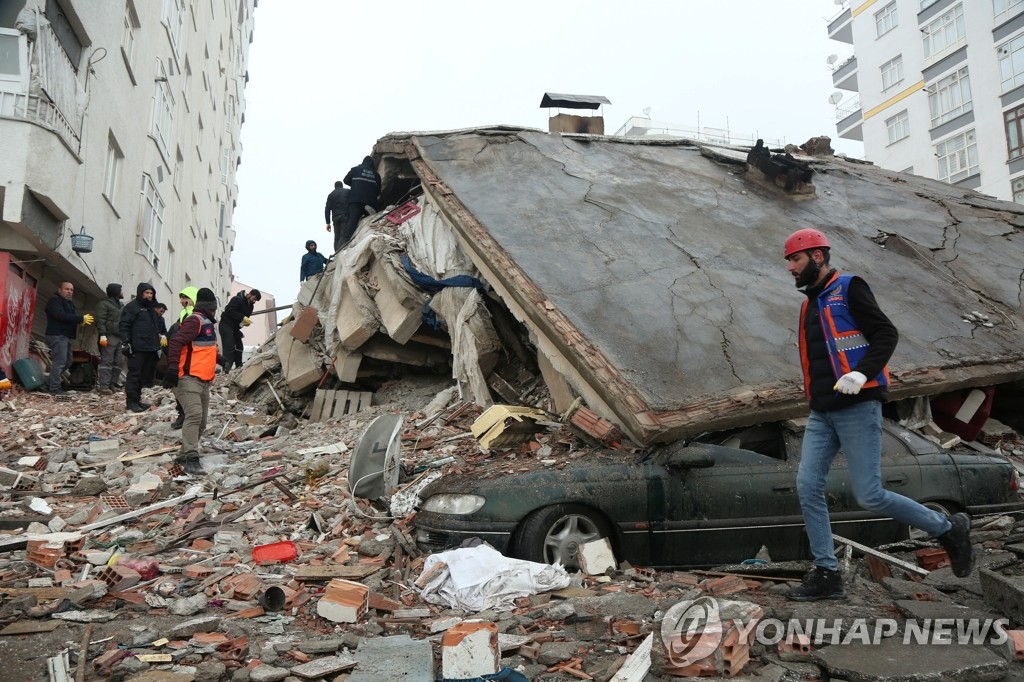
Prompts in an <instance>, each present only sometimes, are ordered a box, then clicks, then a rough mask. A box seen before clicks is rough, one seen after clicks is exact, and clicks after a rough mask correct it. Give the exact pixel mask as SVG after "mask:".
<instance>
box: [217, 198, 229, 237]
mask: <svg viewBox="0 0 1024 682" xmlns="http://www.w3.org/2000/svg"><path fill="white" fill-rule="evenodd" d="M227 216H228V207H227V204H225V203H224V202H223V201H222V202H220V219H219V220H218V225H217V236H218V237H220V238H221V239H224V232H225V230H227V226H228V225H227V221H228V217H227Z"/></svg>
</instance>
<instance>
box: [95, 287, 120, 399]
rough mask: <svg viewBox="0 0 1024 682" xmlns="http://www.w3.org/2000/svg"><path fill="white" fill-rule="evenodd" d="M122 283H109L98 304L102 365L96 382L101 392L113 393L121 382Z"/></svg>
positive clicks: (97, 315) (98, 328)
mask: <svg viewBox="0 0 1024 682" xmlns="http://www.w3.org/2000/svg"><path fill="white" fill-rule="evenodd" d="M122 298H124V294H123V293H122V292H121V285H120V284H117V283H116V282H115V283H111V284H108V285H107V297H106V298H105V299H103V300H102V301H100V302H99V303H98V304H97V305H96V333H97V334H99V335H100V340H99V346H100V367H99V370H98V371H97V373H96V375H97V380H96V383H97V384H98V386H99V391H100V393H111V392H113V390H114V389H115V388H116V387H117V386H118V384H120V383H121V366H122V365H123V364H124V359H123V358H122V357H121V336H120V332H119V330H118V327H117V323H118V320H120V319H121V309H122V308H124V304H123V303H121V299H122Z"/></svg>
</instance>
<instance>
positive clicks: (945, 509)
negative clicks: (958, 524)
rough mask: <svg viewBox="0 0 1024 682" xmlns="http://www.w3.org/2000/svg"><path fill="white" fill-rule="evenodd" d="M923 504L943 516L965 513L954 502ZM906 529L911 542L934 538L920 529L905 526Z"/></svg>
mask: <svg viewBox="0 0 1024 682" xmlns="http://www.w3.org/2000/svg"><path fill="white" fill-rule="evenodd" d="M921 504H923V505H924V506H925V507H927V508H928V509H931V510H932V511H937V512H939V513H940V514H943V515H944V516H952V515H953V514H956V513H957V512H959V511H963V510H962V509H960V506H959V505H956V504H954V503H952V502H935V501H931V502H922V503H921ZM904 528H906V529H907V537H908V538H910V539H911V540H930V539H931V537H932V536H931V535H929V534H928V533H926V532H924V531H923V530H921V529H920V528H913V527H910V526H904Z"/></svg>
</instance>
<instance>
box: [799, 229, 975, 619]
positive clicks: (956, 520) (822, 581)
mask: <svg viewBox="0 0 1024 682" xmlns="http://www.w3.org/2000/svg"><path fill="white" fill-rule="evenodd" d="M830 252H831V246H830V244H829V241H828V238H827V237H826V236H825V235H824V233H822V232H821V231H819V230H815V229H802V230H797V231H796V232H794V233H793V234H791V235H790V236H789V238H788V239H787V240H786V244H785V249H784V252H783V255H784V256H785V258H786V261H787V262H788V267H789V272H790V274H791V275H792V276H793V278H794V280H795V281H796V286H797V288H798V289H803V290H804V294H805V295H806V296H807V300H806V301H804V303H803V307H802V308H801V310H800V320H799V327H798V331H799V339H800V358H801V363H800V364H801V366H802V367H803V373H804V392H805V393H806V395H807V399H808V401H809V402H810V407H811V412H810V416H809V417H808V419H807V427H806V429H805V431H804V439H803V449H802V453H801V456H800V467H799V469H798V470H797V478H796V488H797V494H798V495H799V497H800V508H801V510H802V511H803V516H804V525H805V529H806V531H807V538H808V540H809V541H810V547H811V555H812V557H813V559H814V566H813V567H812V568H811V570H810V571H808V573H807V575H806V576H805V577H804V579H803V583H802V584H800V585H798V586H796V587H794V588H792V589H790V590H789V592H787V593H786V596H787V597H788V598H789V599H792V600H795V601H816V600H818V599H845V598H846V590H845V589H844V588H843V579H842V575H841V574H840V573H839V563H838V562H837V561H836V556H835V549H834V543H833V540H832V528H831V526H830V524H829V517H828V502H827V500H826V499H825V479H826V477H827V476H828V471H829V468H831V466H832V461H833V460H834V459H835V456H836V454H837V453H838V452H839V450H840V448H841V449H842V450H843V452H844V453H845V454H846V463H847V466H848V467H849V472H850V482H851V487H852V491H853V495H854V498H855V499H856V501H857V504H858V505H860V507H861V508H863V509H865V510H867V511H871V512H874V513H876V514H878V515H880V516H883V517H890V518H893V519H895V520H897V521H899V522H900V523H904V524H906V525H908V526H913V527H914V528H919V529H921V530H923V531H925V532H926V533H929V534H930V535H932V536H933V537H935V538H936V539H938V541H939V544H940V545H942V547H943V548H944V549H945V550H946V552H947V553H948V554H949V559H950V563H951V564H952V568H953V573H954V574H955V575H956V576H958V577H961V578H962V577H964V576H967V575H968V574H970V572H971V568H972V567H973V565H974V550H973V548H972V547H971V537H970V530H971V517H969V516H968V515H967V514H964V513H962V512H961V513H957V514H953V515H952V516H947V515H945V514H940V513H939V512H936V511H932V510H931V509H928V508H927V507H925V506H923V505H921V504H919V503H917V502H915V501H914V500H911V499H909V498H907V497H904V496H902V495H898V494H897V493H894V492H892V491H891V490H886V489H885V488H883V487H882V469H881V456H882V402H884V401H885V400H887V399H888V397H889V396H888V387H889V368H888V366H887V363H888V362H889V358H890V357H891V356H892V354H893V351H894V350H896V344H897V342H898V341H899V333H898V332H897V330H896V327H895V326H894V325H893V323H892V322H891V321H890V320H889V318H888V317H886V315H885V313H883V312H882V310H881V309H880V308H879V307H878V303H877V302H876V301H875V297H874V294H873V293H872V292H871V289H870V288H869V287H868V284H867V282H865V281H864V280H863V279H861V278H860V277H857V276H856V275H846V274H839V272H838V271H837V270H835V269H834V268H832V267H830V266H829V260H830Z"/></svg>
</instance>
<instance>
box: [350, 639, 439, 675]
mask: <svg viewBox="0 0 1024 682" xmlns="http://www.w3.org/2000/svg"><path fill="white" fill-rule="evenodd" d="M354 658H355V659H356V661H357V664H356V667H355V669H354V670H353V671H352V674H351V675H350V676H349V678H348V682H381V680H402V682H434V680H435V679H436V677H435V675H434V652H433V649H432V648H431V646H430V642H429V641H427V640H425V639H413V638H411V637H409V636H408V635H393V636H391V637H374V638H371V639H364V640H363V641H362V643H360V645H359V648H358V649H357V650H356V652H355V654H354Z"/></svg>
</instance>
